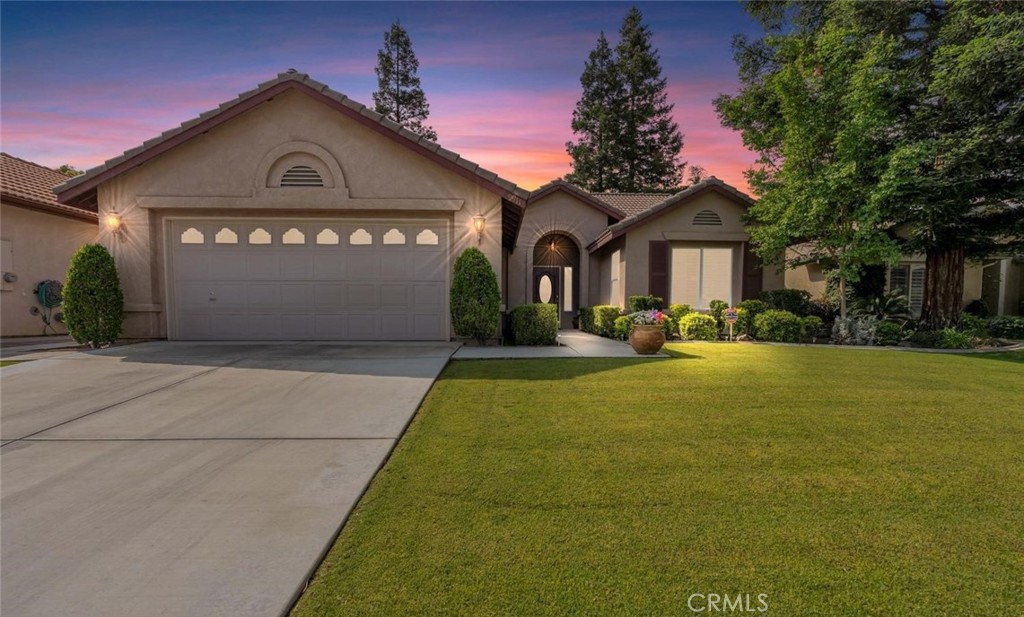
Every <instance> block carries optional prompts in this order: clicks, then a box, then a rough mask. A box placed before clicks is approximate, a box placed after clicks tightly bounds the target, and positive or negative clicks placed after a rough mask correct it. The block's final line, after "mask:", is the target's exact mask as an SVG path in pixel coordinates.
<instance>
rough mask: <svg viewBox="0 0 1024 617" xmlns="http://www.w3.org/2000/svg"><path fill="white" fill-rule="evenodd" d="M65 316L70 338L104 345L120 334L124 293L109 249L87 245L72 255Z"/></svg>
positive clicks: (99, 245)
mask: <svg viewBox="0 0 1024 617" xmlns="http://www.w3.org/2000/svg"><path fill="white" fill-rule="evenodd" d="M63 300H64V319H65V322H66V323H67V326H68V333H69V334H71V338H73V339H75V341H76V342H78V343H80V344H87V345H89V346H90V347H105V346H107V345H109V344H111V343H113V342H114V341H116V340H117V337H118V336H120V335H121V325H122V323H123V322H124V294H123V293H122V292H121V279H120V277H119V276H118V274H117V266H116V265H115V264H114V257H113V256H112V255H111V254H110V251H108V250H107V249H106V247H104V246H103V245H101V244H86V245H85V246H83V247H82V248H80V249H78V252H77V253H75V255H74V257H72V258H71V265H70V267H69V268H68V276H67V283H66V284H65V285H64V298H63Z"/></svg>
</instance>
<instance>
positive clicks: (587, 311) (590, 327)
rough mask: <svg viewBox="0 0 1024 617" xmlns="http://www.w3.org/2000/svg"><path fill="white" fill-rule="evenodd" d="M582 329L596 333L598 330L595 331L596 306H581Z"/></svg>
mask: <svg viewBox="0 0 1024 617" xmlns="http://www.w3.org/2000/svg"><path fill="white" fill-rule="evenodd" d="M580 330H582V331H584V332H589V333H591V334H596V332H594V307H592V306H581V307H580Z"/></svg>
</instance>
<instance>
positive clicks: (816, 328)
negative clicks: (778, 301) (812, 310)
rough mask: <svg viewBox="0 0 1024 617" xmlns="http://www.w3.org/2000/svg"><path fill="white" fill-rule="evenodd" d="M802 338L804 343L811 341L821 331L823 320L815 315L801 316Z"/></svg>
mask: <svg viewBox="0 0 1024 617" xmlns="http://www.w3.org/2000/svg"><path fill="white" fill-rule="evenodd" d="M802 321H803V328H804V332H803V340H804V342H806V343H813V342H814V339H815V338H816V337H817V336H818V335H819V334H820V333H821V327H822V326H823V325H824V322H823V321H822V320H821V317H818V316H817V315H808V316H807V317H804V318H803V320H802Z"/></svg>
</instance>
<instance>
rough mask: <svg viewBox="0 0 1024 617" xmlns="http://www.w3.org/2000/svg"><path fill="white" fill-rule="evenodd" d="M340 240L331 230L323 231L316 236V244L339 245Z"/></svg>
mask: <svg viewBox="0 0 1024 617" xmlns="http://www.w3.org/2000/svg"><path fill="white" fill-rule="evenodd" d="M340 242H341V238H339V237H338V233H337V232H336V231H334V230H333V229H324V230H323V231H321V232H320V233H318V234H317V235H316V243H317V244H339V243H340Z"/></svg>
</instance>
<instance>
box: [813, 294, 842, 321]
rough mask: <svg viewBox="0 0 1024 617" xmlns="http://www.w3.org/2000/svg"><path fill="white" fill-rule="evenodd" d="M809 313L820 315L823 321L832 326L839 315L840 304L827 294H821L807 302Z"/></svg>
mask: <svg viewBox="0 0 1024 617" xmlns="http://www.w3.org/2000/svg"><path fill="white" fill-rule="evenodd" d="M807 313H808V315H814V316H816V317H820V318H821V322H822V323H823V324H825V325H827V326H828V327H830V328H831V327H832V323H833V322H835V320H836V317H838V316H839V305H837V304H836V303H835V302H833V301H832V300H831V299H830V298H828V297H826V296H819V297H817V298H814V299H813V300H811V301H810V302H809V303H808V304H807Z"/></svg>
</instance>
